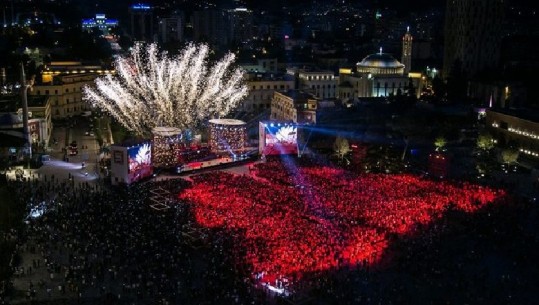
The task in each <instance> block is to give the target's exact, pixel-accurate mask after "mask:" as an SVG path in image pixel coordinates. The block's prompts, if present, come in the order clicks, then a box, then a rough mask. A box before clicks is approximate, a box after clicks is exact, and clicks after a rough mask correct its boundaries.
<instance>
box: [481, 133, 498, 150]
mask: <svg viewBox="0 0 539 305" xmlns="http://www.w3.org/2000/svg"><path fill="white" fill-rule="evenodd" d="M494 143H495V142H494V138H493V137H492V135H490V133H483V134H480V135H479V136H478V137H477V148H479V149H481V150H483V151H489V150H491V149H493V148H494Z"/></svg>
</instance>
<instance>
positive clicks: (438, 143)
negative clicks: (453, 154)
mask: <svg viewBox="0 0 539 305" xmlns="http://www.w3.org/2000/svg"><path fill="white" fill-rule="evenodd" d="M445 145H447V140H446V139H445V138H444V137H443V136H439V137H437V138H436V139H435V140H434V146H435V147H436V151H440V150H442V149H443V148H444V147H445Z"/></svg>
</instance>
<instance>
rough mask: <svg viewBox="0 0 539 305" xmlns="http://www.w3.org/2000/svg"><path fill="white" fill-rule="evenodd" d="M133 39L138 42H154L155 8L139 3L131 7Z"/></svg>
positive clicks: (130, 17)
mask: <svg viewBox="0 0 539 305" xmlns="http://www.w3.org/2000/svg"><path fill="white" fill-rule="evenodd" d="M129 19H130V20H131V38H132V39H133V40H136V41H147V42H149V41H153V34H154V27H153V26H154V25H153V8H152V7H151V6H150V5H148V4H143V3H137V4H133V5H131V6H130V7H129Z"/></svg>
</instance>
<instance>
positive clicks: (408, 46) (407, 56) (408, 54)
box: [401, 27, 413, 75]
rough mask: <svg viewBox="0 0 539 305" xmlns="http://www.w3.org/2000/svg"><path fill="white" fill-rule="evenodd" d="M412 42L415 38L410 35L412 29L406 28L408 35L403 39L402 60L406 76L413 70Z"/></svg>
mask: <svg viewBox="0 0 539 305" xmlns="http://www.w3.org/2000/svg"><path fill="white" fill-rule="evenodd" d="M412 41H413V37H412V34H410V27H408V28H406V34H404V36H403V37H402V58H401V62H402V63H403V64H404V74H405V75H407V74H408V73H410V71H411V69H412Z"/></svg>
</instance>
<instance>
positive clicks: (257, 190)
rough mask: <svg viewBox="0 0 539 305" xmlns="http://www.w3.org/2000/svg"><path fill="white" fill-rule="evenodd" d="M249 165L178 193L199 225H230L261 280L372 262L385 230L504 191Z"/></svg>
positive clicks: (472, 205)
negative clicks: (243, 171)
mask: <svg viewBox="0 0 539 305" xmlns="http://www.w3.org/2000/svg"><path fill="white" fill-rule="evenodd" d="M300 160H301V159H300ZM302 162H303V163H305V161H302ZM251 171H252V173H253V174H254V175H255V176H256V178H258V179H253V178H252V177H250V176H247V175H242V176H238V175H233V174H230V173H224V172H212V173H207V174H203V175H199V176H196V177H193V181H194V185H193V187H191V188H189V189H187V190H186V191H184V192H183V193H181V195H180V198H181V199H182V200H187V201H189V202H193V214H194V217H195V218H196V221H197V222H198V223H199V224H201V225H202V226H205V227H212V228H213V227H224V228H226V229H227V230H228V231H232V232H237V238H236V245H237V249H238V251H244V249H247V250H246V253H245V257H246V261H247V262H249V264H250V266H251V267H252V272H253V273H254V274H255V275H257V276H256V278H257V279H259V280H262V281H268V282H274V281H275V280H276V279H279V278H283V277H284V278H287V279H290V280H291V281H296V280H299V279H301V277H302V275H303V274H305V273H312V272H319V271H326V270H331V269H337V268H342V267H343V266H357V265H363V266H365V265H372V264H376V263H378V261H379V259H380V258H381V255H382V254H384V250H385V249H386V248H387V246H388V244H389V242H390V241H391V239H392V238H393V237H395V236H397V237H398V236H403V235H410V234H421V230H420V229H421V228H422V227H423V226H425V225H428V224H429V223H431V222H432V221H433V220H436V219H437V218H439V217H441V216H442V215H443V214H444V213H445V212H446V211H447V210H448V209H450V208H453V209H456V210H462V211H465V212H469V213H471V212H474V211H475V210H477V209H479V208H481V207H483V206H484V205H486V204H488V203H492V202H494V201H495V200H497V199H500V198H503V197H504V196H505V193H504V192H503V191H501V190H493V189H490V188H486V187H481V186H474V185H470V184H467V183H461V184H460V185H454V184H450V183H447V182H435V181H429V180H424V179H421V178H418V177H416V176H412V175H404V174H403V175H382V174H370V175H361V176H358V175H354V174H350V173H348V172H346V171H344V170H342V169H336V168H332V167H329V166H319V165H313V164H310V165H309V164H298V163H297V160H288V161H282V160H281V159H280V158H279V159H268V161H267V162H265V163H259V164H257V165H255V166H254V168H252V169H251ZM260 274H262V275H263V276H258V275H260Z"/></svg>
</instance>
